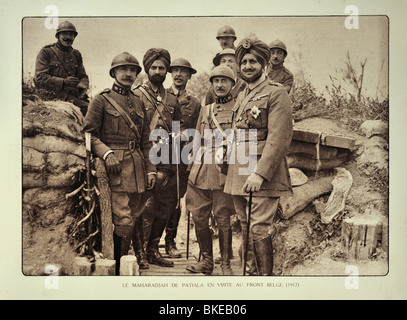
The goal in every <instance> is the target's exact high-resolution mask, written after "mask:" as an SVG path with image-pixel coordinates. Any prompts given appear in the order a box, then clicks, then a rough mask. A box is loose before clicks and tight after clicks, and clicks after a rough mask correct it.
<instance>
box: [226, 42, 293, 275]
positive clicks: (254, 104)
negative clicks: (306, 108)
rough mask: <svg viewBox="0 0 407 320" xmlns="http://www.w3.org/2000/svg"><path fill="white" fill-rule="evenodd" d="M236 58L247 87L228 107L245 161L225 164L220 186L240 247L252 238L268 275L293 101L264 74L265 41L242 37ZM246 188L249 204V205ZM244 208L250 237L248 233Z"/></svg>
mask: <svg viewBox="0 0 407 320" xmlns="http://www.w3.org/2000/svg"><path fill="white" fill-rule="evenodd" d="M236 59H237V61H238V64H239V67H240V72H241V76H242V77H243V79H244V80H245V81H246V82H247V88H246V89H245V90H244V91H242V92H241V93H240V95H239V96H238V98H237V101H236V104H235V107H234V109H233V128H234V129H235V130H236V134H235V143H234V150H233V151H232V152H233V154H234V155H235V157H236V159H239V157H242V155H243V156H244V155H249V159H248V160H249V161H248V163H249V166H247V165H246V164H243V162H245V161H234V163H231V164H229V167H228V172H227V178H226V182H225V189H224V191H225V192H226V193H228V194H231V195H232V196H233V201H234V205H235V210H236V212H237V215H238V217H239V219H240V221H241V224H242V241H243V248H244V252H245V251H246V250H247V248H246V240H247V239H249V240H250V241H251V240H252V241H253V244H252V246H253V250H254V256H255V262H256V266H257V274H258V275H271V274H272V269H273V246H272V240H271V236H270V234H271V232H272V228H273V219H274V216H275V214H276V211H277V207H278V205H279V197H280V196H281V195H283V194H287V193H288V194H290V193H292V187H291V181H290V175H289V171H288V165H287V160H286V154H287V152H288V148H289V146H290V143H291V138H292V130H293V127H292V116H291V112H292V110H291V109H292V105H291V101H290V98H289V96H288V94H287V91H286V90H285V89H284V88H283V87H282V85H280V84H276V83H275V82H272V81H270V80H269V79H267V77H266V75H265V67H266V65H267V62H268V61H269V60H270V48H269V47H268V46H267V44H265V43H264V42H263V41H261V40H254V39H250V38H246V39H243V40H242V41H241V42H240V43H239V45H238V47H237V49H236ZM250 160H252V162H251V161H250ZM250 163H252V164H251V165H250ZM250 193H251V194H252V205H251V208H249V207H248V204H249V197H250ZM249 212H250V230H249V235H250V237H249V238H247V237H248V236H249V235H248V234H247V233H246V230H247V223H248V220H247V216H248V215H249ZM249 245H250V244H249ZM249 274H250V273H249Z"/></svg>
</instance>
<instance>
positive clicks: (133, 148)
mask: <svg viewBox="0 0 407 320" xmlns="http://www.w3.org/2000/svg"><path fill="white" fill-rule="evenodd" d="M135 149H136V141H134V140H130V141H129V150H130V151H134V150H135Z"/></svg>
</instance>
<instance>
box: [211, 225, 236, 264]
mask: <svg viewBox="0 0 407 320" xmlns="http://www.w3.org/2000/svg"><path fill="white" fill-rule="evenodd" d="M229 231H230V232H229V233H228V237H229V239H230V240H229V258H230V259H233V248H232V228H230V229H229ZM221 262H222V255H221V249H220V248H219V256H218V257H217V258H216V259H215V264H220V263H221Z"/></svg>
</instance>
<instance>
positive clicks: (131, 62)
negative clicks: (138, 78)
mask: <svg viewBox="0 0 407 320" xmlns="http://www.w3.org/2000/svg"><path fill="white" fill-rule="evenodd" d="M120 66H135V67H137V74H139V73H140V71H141V67H140V64H139V62H138V60H137V59H136V57H134V56H133V55H131V54H130V53H128V52H122V53H120V54H118V55H117V56H116V57H114V58H113V60H112V63H111V65H110V71H109V74H110V76H111V77H112V78H114V74H113V69H114V68H117V67H120Z"/></svg>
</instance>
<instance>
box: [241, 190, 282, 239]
mask: <svg viewBox="0 0 407 320" xmlns="http://www.w3.org/2000/svg"><path fill="white" fill-rule="evenodd" d="M279 201H280V198H278V197H277V198H272V197H252V208H251V215H250V231H251V234H252V236H253V241H258V240H261V239H264V238H265V237H267V236H268V235H270V234H271V233H272V229H273V221H274V217H275V215H276V212H277V208H278V203H279ZM233 203H234V206H235V210H236V214H237V217H238V219H239V220H240V222H241V225H242V228H246V227H247V214H248V212H249V196H247V197H242V196H233Z"/></svg>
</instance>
